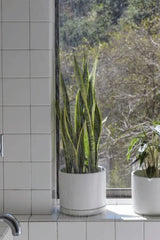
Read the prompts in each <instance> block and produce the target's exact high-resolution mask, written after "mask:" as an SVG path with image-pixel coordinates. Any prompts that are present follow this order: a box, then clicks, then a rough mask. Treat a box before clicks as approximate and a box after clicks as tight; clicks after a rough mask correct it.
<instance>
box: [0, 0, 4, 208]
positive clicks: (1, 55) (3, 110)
mask: <svg viewBox="0 0 160 240" xmlns="http://www.w3.org/2000/svg"><path fill="white" fill-rule="evenodd" d="M2 8H3V6H2V0H1V77H2V135H3V156H2V158H3V211H4V209H5V204H4V192H5V191H4V115H3V113H4V108H3V85H4V82H3V81H4V79H3V54H2V53H3V52H2V48H3V30H2V27H3V24H2V13H3V11H2Z"/></svg>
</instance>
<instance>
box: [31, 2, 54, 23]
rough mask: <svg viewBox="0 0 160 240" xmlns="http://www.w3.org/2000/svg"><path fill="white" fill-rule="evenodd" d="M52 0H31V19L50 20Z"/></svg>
mask: <svg viewBox="0 0 160 240" xmlns="http://www.w3.org/2000/svg"><path fill="white" fill-rule="evenodd" d="M50 8H51V0H45V1H44V0H30V9H31V10H30V11H31V12H30V16H31V21H50V20H51V15H50Z"/></svg>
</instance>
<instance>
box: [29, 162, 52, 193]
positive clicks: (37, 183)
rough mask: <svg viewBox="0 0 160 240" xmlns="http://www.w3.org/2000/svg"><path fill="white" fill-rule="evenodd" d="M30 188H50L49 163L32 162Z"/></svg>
mask: <svg viewBox="0 0 160 240" xmlns="http://www.w3.org/2000/svg"><path fill="white" fill-rule="evenodd" d="M32 189H48V190H50V189H52V176H51V163H32Z"/></svg>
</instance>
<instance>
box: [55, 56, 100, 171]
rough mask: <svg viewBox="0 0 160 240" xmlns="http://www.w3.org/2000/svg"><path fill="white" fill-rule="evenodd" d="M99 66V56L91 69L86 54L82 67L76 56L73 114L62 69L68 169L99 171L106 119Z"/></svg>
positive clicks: (62, 126)
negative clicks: (97, 88)
mask: <svg viewBox="0 0 160 240" xmlns="http://www.w3.org/2000/svg"><path fill="white" fill-rule="evenodd" d="M96 67H97V58H96V60H95V63H94V65H93V69H92V71H91V73H89V69H88V64H87V60H86V57H85V56H84V57H83V63H82V69H81V68H80V65H79V64H78V62H77V59H76V57H74V72H75V77H76V80H77V83H78V91H77V94H76V97H75V109H74V116H71V111H70V100H69V96H68V92H67V87H66V85H65V82H64V78H63V76H62V73H60V92H61V97H62V106H60V104H59V103H57V106H56V107H57V114H58V118H59V121H60V129H61V136H62V143H63V150H64V157H65V165H66V168H65V172H67V173H92V172H97V171H98V148H99V142H100V136H101V130H102V119H101V112H100V109H99V107H98V104H97V100H96V94H95V78H96ZM73 119H74V120H73Z"/></svg>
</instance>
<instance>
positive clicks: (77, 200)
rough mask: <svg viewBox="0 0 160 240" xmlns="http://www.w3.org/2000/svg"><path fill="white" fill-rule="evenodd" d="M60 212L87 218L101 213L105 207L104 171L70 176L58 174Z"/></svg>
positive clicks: (69, 174) (100, 169)
mask: <svg viewBox="0 0 160 240" xmlns="http://www.w3.org/2000/svg"><path fill="white" fill-rule="evenodd" d="M59 193H60V208H61V212H63V213H66V214H69V215H76V216H89V215H94V214H98V213H100V212H102V211H103V210H104V209H105V205H106V171H105V168H102V167H99V172H96V173H87V174H72V173H65V172H63V171H60V172H59Z"/></svg>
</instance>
